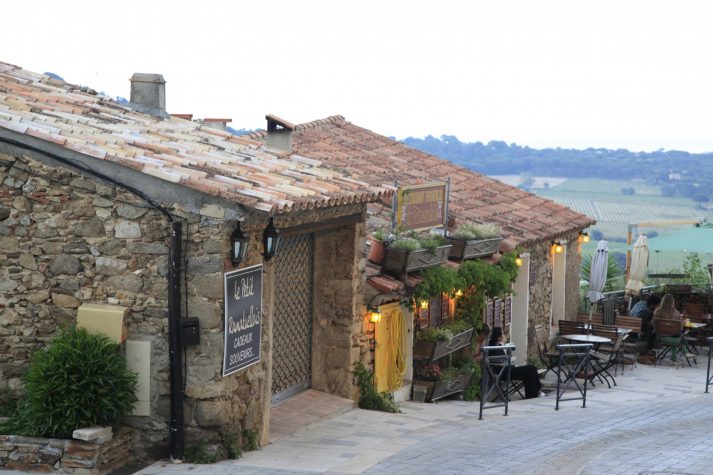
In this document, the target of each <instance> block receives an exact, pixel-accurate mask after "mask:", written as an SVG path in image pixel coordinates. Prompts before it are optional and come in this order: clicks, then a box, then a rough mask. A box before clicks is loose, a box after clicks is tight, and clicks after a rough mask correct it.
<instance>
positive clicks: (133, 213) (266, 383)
mask: <svg viewBox="0 0 713 475" xmlns="http://www.w3.org/2000/svg"><path fill="white" fill-rule="evenodd" d="M40 159H41V160H40ZM127 173H128V172H127ZM124 178H126V177H124ZM129 178H130V177H129ZM143 178H145V176H144V177H143ZM158 188H159V187H158V186H157V187H156V189H158ZM176 194H177V195H181V196H184V195H182V194H180V193H176ZM185 196H189V197H190V199H191V200H193V199H195V198H193V197H192V196H191V195H190V194H188V193H186V194H185ZM199 198H200V202H195V201H186V202H185V203H180V204H179V203H174V202H171V203H170V204H167V205H166V206H167V207H168V208H169V209H170V212H171V213H172V214H173V215H174V216H175V217H176V218H177V219H180V220H183V221H184V226H183V227H184V246H183V250H184V254H185V262H183V263H182V266H184V265H185V267H186V280H185V282H183V281H182V282H181V300H182V302H181V304H182V315H183V316H196V317H198V318H199V320H200V327H201V329H200V344H199V345H198V346H195V347H188V348H187V350H186V352H185V357H186V366H187V374H186V375H185V383H186V388H185V394H186V400H185V404H184V415H185V423H186V430H187V431H186V438H187V441H188V442H189V443H190V442H191V441H192V440H197V439H204V440H214V441H215V440H217V439H218V438H219V437H220V433H221V432H225V431H227V432H235V433H236V434H240V432H241V431H242V430H244V429H253V430H256V431H257V432H258V433H259V434H260V437H261V438H262V440H263V442H266V441H267V428H268V418H269V408H270V377H271V372H270V365H271V362H272V360H271V354H270V348H271V344H272V343H271V324H272V322H271V315H272V300H273V293H272V285H271V283H272V282H273V280H274V275H273V273H274V271H273V264H272V261H266V262H263V258H262V255H261V254H262V245H261V236H262V232H263V230H264V229H265V227H266V225H267V219H266V217H265V216H264V215H262V216H259V215H255V214H250V215H247V216H245V217H244V221H243V225H242V226H241V227H242V229H243V231H244V232H246V234H248V235H249V237H250V243H249V250H248V258H247V261H246V262H245V263H243V264H241V267H247V266H251V265H255V264H260V263H264V265H265V274H264V283H263V308H264V315H263V328H262V342H261V347H262V350H261V351H262V358H261V361H260V363H258V364H255V365H253V366H251V367H249V368H247V369H245V370H243V371H240V372H238V373H235V374H233V375H230V376H228V377H226V378H223V377H222V357H223V339H224V335H223V312H224V309H223V274H224V272H227V271H231V270H234V268H233V267H232V264H231V263H230V260H229V259H228V258H227V257H228V251H229V236H230V234H231V233H232V231H233V230H234V228H235V221H234V219H233V220H230V219H229V218H228V216H235V214H236V212H235V211H234V210H232V209H229V208H226V206H225V203H224V202H222V201H221V200H220V199H218V198H215V199H214V201H215V202H211V199H213V198H212V197H210V196H201V197H199ZM186 200H189V198H186ZM164 203H166V201H164ZM0 206H3V207H7V208H10V209H11V211H12V214H11V216H10V218H9V219H7V220H5V221H3V222H1V223H0V337H1V338H0V386H2V385H4V384H9V385H10V386H11V387H13V388H16V389H19V388H20V387H21V380H20V376H21V375H22V374H23V372H24V371H25V370H26V368H27V365H28V363H29V358H30V355H31V354H32V352H34V351H36V350H37V349H39V348H42V347H43V346H45V345H46V343H47V342H48V341H49V340H50V339H51V338H52V336H53V335H54V334H55V333H56V332H57V330H58V328H59V327H61V326H62V325H65V324H70V323H73V322H74V321H76V312H77V307H78V306H79V305H81V304H82V303H84V302H87V303H110V304H117V305H123V306H125V307H128V308H129V315H128V331H129V333H128V339H130V340H143V341H150V342H151V344H152V348H151V383H150V397H151V400H150V412H151V415H150V416H148V417H139V416H132V417H130V418H129V419H128V420H127V421H126V422H127V423H128V424H130V425H131V426H133V427H135V428H138V429H140V430H141V433H140V434H141V435H140V440H139V443H138V445H139V446H140V447H141V448H144V449H145V448H147V447H156V448H157V449H159V450H160V453H161V454H163V455H165V453H166V452H165V447H166V444H167V443H168V419H169V413H170V400H169V396H170V385H169V352H168V312H167V271H168V244H169V240H168V234H169V223H168V220H167V219H166V218H165V217H163V216H162V215H161V213H158V212H156V211H155V210H153V209H152V208H151V207H149V206H148V205H147V204H146V202H144V201H143V200H142V199H140V198H138V197H136V196H135V195H134V194H132V193H130V192H128V191H125V190H124V189H123V188H118V187H115V186H113V185H111V184H106V183H103V182H101V181H99V180H97V179H94V178H88V177H84V176H82V175H80V174H78V173H74V172H70V171H69V170H68V169H66V168H64V167H62V166H56V165H55V166H52V164H51V163H48V160H47V159H46V158H43V157H30V156H22V157H21V158H20V159H18V158H16V157H15V156H11V155H7V154H2V153H0ZM236 208H237V207H236ZM353 214H359V215H360V216H361V217H362V218H363V217H364V216H365V206H364V205H352V206H342V207H331V208H325V209H317V210H312V211H309V212H300V213H291V214H289V215H281V216H277V217H276V218H275V225H276V226H277V227H278V228H285V227H289V226H296V225H302V224H306V223H310V222H317V221H321V220H325V219H331V218H338V217H340V216H347V215H353ZM363 240H364V225H363V224H356V225H351V226H347V227H345V228H344V229H340V230H336V231H329V232H323V233H321V234H319V237H318V238H317V246H318V248H319V249H320V252H319V253H318V257H317V260H318V262H316V263H315V273H316V275H317V276H321V277H319V279H320V286H319V290H320V291H321V292H322V294H321V295H318V296H315V299H314V300H315V318H316V319H317V318H318V320H316V322H317V325H315V328H316V329H319V332H321V333H320V334H319V335H318V336H319V338H318V339H319V341H320V342H322V341H323V340H322V337H324V336H328V338H327V339H326V340H324V341H325V342H328V343H327V344H326V345H327V346H325V347H324V350H325V351H332V350H333V349H335V348H340V349H342V350H343V351H342V353H341V355H340V357H339V359H337V360H335V361H332V360H330V359H329V358H327V357H324V358H323V361H325V362H327V361H328V363H327V364H326V366H325V367H324V368H323V369H324V370H325V371H326V373H325V374H324V377H323V375H322V374H321V373H320V375H319V376H318V378H316V380H315V383H316V385H318V386H319V389H322V390H325V391H329V392H334V393H337V394H340V395H345V396H346V395H348V394H349V393H351V392H352V390H351V388H350V384H351V380H350V378H349V377H348V371H349V366H346V367H344V368H342V369H339V368H338V367H337V366H338V365H342V364H344V365H350V364H351V360H352V359H353V355H354V353H355V351H357V352H358V349H357V350H355V349H354V348H353V346H354V344H355V342H356V341H358V340H359V338H358V336H355V334H354V333H355V332H356V331H357V328H358V327H359V325H356V324H355V322H356V321H359V324H360V323H361V321H360V319H361V317H362V315H361V313H358V312H357V307H358V305H357V303H356V302H361V295H359V296H357V295H356V293H354V292H362V291H363V275H362V274H363V273H362V272H361V271H362V270H363V262H362V261H363V255H361V254H359V253H358V252H357V251H356V249H357V248H359V249H363ZM342 266H345V268H343V269H342ZM332 278H335V280H334V281H332ZM186 304H187V308H186ZM341 332H344V333H343V334H342V333H341ZM316 336H317V335H316ZM320 371H321V370H320ZM322 377H323V379H320V378H322Z"/></svg>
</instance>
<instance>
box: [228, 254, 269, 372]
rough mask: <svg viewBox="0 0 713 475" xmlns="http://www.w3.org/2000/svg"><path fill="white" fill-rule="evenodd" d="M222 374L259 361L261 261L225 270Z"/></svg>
mask: <svg viewBox="0 0 713 475" xmlns="http://www.w3.org/2000/svg"><path fill="white" fill-rule="evenodd" d="M224 284H225V346H224V350H223V376H227V375H229V374H232V373H235V372H236V371H240V370H241V369H244V368H247V367H248V366H250V365H253V364H255V363H257V362H258V361H260V333H261V328H262V265H257V266H253V267H248V268H245V269H239V270H236V271H234V272H228V273H227V274H225V282H224Z"/></svg>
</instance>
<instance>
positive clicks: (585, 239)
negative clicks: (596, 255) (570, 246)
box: [580, 231, 589, 243]
mask: <svg viewBox="0 0 713 475" xmlns="http://www.w3.org/2000/svg"><path fill="white" fill-rule="evenodd" d="M580 236H581V237H582V242H584V243H587V242H589V233H588V232H587V231H582V232H581V233H580Z"/></svg>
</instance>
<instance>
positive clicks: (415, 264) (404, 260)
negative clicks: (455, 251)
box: [383, 234, 451, 278]
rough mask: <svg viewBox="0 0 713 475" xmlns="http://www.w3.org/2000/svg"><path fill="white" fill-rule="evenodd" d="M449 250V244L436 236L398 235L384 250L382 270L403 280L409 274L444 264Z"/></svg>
mask: <svg viewBox="0 0 713 475" xmlns="http://www.w3.org/2000/svg"><path fill="white" fill-rule="evenodd" d="M450 248H451V246H450V244H446V242H445V239H444V238H443V237H442V236H439V235H436V234H430V235H427V236H416V235H413V234H406V235H399V236H396V238H395V239H394V241H393V242H392V243H390V244H389V245H388V246H387V247H386V249H385V253H384V264H383V269H384V270H386V271H389V272H394V273H396V274H398V275H399V276H400V277H402V278H405V277H406V274H407V273H409V272H413V271H416V270H420V269H426V268H428V267H433V266H437V265H440V264H442V263H444V262H446V261H447V260H448V254H449V250H450Z"/></svg>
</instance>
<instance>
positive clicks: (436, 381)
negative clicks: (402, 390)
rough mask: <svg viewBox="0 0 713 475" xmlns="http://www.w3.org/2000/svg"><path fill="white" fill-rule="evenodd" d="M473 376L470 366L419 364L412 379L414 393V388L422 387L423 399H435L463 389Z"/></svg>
mask: <svg viewBox="0 0 713 475" xmlns="http://www.w3.org/2000/svg"><path fill="white" fill-rule="evenodd" d="M472 376H473V368H472V367H463V368H457V367H450V368H444V369H442V368H441V367H440V366H438V365H437V364H435V363H432V364H426V365H423V366H421V368H419V370H418V371H417V373H416V379H415V380H414V394H415V393H416V388H423V389H421V390H420V391H419V392H425V399H426V400H428V401H435V400H437V399H441V398H443V397H445V396H449V395H451V394H455V393H457V392H460V391H463V390H465V388H466V387H467V386H468V384H469V383H470V380H471V378H472Z"/></svg>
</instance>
